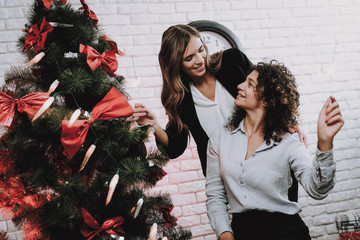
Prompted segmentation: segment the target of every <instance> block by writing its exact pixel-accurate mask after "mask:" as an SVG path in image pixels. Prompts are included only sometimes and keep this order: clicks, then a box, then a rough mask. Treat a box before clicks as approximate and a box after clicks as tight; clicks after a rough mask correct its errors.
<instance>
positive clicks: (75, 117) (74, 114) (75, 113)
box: [67, 108, 81, 127]
mask: <svg viewBox="0 0 360 240" xmlns="http://www.w3.org/2000/svg"><path fill="white" fill-rule="evenodd" d="M80 114H81V109H80V108H78V109H76V110H75V112H73V114H72V115H71V118H70V120H69V122H68V124H67V125H68V127H71V125H73V124H74V122H75V121H76V120H77V119H78V118H79V116H80Z"/></svg>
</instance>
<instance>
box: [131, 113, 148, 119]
mask: <svg viewBox="0 0 360 240" xmlns="http://www.w3.org/2000/svg"><path fill="white" fill-rule="evenodd" d="M144 116H146V113H144V112H139V113H133V117H134V118H135V117H137V118H140V117H144Z"/></svg>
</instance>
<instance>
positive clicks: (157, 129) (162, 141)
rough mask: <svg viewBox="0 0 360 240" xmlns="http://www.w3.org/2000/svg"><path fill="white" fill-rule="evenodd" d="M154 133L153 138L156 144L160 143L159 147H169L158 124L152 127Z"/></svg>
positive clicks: (163, 131)
mask: <svg viewBox="0 0 360 240" xmlns="http://www.w3.org/2000/svg"><path fill="white" fill-rule="evenodd" d="M153 128H154V130H155V132H154V135H155V138H156V141H157V142H158V143H160V144H161V145H163V146H164V147H168V146H169V137H168V135H167V134H166V132H165V130H164V129H162V127H161V126H160V125H159V124H156V125H155V126H153Z"/></svg>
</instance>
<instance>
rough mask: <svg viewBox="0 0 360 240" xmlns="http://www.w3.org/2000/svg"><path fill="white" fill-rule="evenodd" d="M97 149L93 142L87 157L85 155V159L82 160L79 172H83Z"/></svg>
mask: <svg viewBox="0 0 360 240" xmlns="http://www.w3.org/2000/svg"><path fill="white" fill-rule="evenodd" d="M95 149H96V145H95V144H91V146H90V147H89V149H88V150H87V151H86V154H85V157H84V160H83V161H82V163H81V166H80V169H79V172H81V171H82V170H83V169H84V167H85V165H86V164H87V162H88V161H89V159H90V157H91V155H92V154H93V153H94V151H95Z"/></svg>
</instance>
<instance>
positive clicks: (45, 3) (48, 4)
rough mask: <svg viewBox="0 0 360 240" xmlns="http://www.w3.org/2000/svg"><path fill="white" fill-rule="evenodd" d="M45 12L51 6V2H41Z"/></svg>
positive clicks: (47, 0) (49, 0)
mask: <svg viewBox="0 0 360 240" xmlns="http://www.w3.org/2000/svg"><path fill="white" fill-rule="evenodd" d="M42 2H43V4H44V8H45V10H47V11H49V9H50V6H51V0H42Z"/></svg>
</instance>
